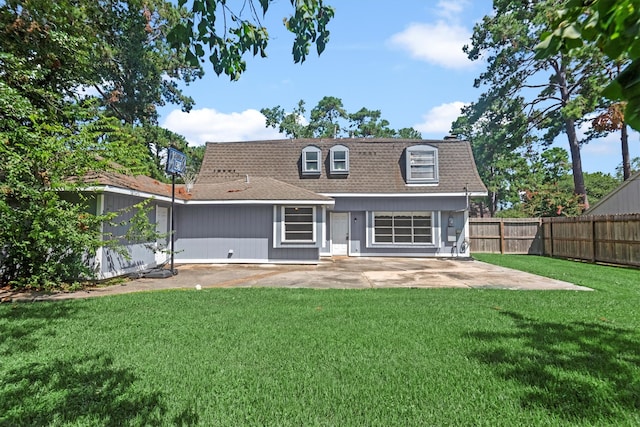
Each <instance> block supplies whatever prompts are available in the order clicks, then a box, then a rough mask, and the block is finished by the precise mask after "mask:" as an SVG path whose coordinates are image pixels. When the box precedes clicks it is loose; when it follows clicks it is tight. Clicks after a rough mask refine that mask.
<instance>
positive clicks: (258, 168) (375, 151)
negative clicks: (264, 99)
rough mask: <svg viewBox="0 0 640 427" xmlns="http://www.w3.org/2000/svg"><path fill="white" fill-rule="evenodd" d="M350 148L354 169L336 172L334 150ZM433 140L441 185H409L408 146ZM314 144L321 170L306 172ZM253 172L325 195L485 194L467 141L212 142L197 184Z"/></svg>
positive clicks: (431, 144)
mask: <svg viewBox="0 0 640 427" xmlns="http://www.w3.org/2000/svg"><path fill="white" fill-rule="evenodd" d="M336 145H342V146H345V147H347V148H348V150H349V173H348V174H344V175H340V176H332V175H331V174H330V173H329V170H330V163H329V162H330V154H329V153H330V149H331V147H334V146H336ZM416 145H428V146H430V147H433V148H435V149H436V150H437V153H438V154H437V155H438V169H439V173H438V176H439V179H438V183H437V184H428V185H407V183H406V179H405V177H406V171H405V169H406V167H405V150H406V149H407V148H408V147H412V146H416ZM307 146H315V147H317V148H318V149H320V152H321V164H322V168H321V169H322V171H321V173H320V174H319V175H317V176H305V175H303V174H302V170H301V162H302V157H301V153H302V150H303V149H304V148H305V147H307ZM246 176H249V177H250V179H251V177H270V178H273V179H276V180H278V181H282V182H284V183H287V184H291V185H294V186H296V187H300V188H302V189H305V190H309V191H312V192H314V193H320V194H349V193H366V194H377V193H389V194H391V193H393V194H398V193H408V194H412V193H434V194H437V193H442V194H452V193H455V194H461V193H465V189H468V191H469V193H471V194H472V195H480V194H486V191H487V190H486V187H485V186H484V184H483V183H482V181H481V179H480V176H479V175H478V171H477V169H476V165H475V162H474V160H473V154H472V152H471V146H470V144H469V143H468V142H466V141H459V140H444V141H440V140H438V141H434V140H416V139H411V140H407V139H361V138H358V139H356V138H350V139H295V140H271V141H256V142H232V143H211V142H210V143H207V147H206V151H205V156H204V160H203V163H202V167H201V169H200V173H199V175H198V179H197V181H196V186H195V187H196V188H197V187H198V186H200V185H203V184H216V183H223V182H228V181H232V180H238V179H242V178H245V177H246Z"/></svg>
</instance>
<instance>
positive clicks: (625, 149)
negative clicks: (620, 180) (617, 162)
mask: <svg viewBox="0 0 640 427" xmlns="http://www.w3.org/2000/svg"><path fill="white" fill-rule="evenodd" d="M620 143H621V144H622V174H623V177H624V180H625V181H626V180H628V179H629V177H630V176H631V161H630V160H629V134H628V132H627V124H626V123H625V122H624V121H623V122H622V127H621V128H620Z"/></svg>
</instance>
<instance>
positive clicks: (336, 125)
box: [309, 96, 349, 138]
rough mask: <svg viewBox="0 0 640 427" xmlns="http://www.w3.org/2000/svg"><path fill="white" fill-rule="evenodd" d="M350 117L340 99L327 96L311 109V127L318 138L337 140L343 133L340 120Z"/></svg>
mask: <svg viewBox="0 0 640 427" xmlns="http://www.w3.org/2000/svg"><path fill="white" fill-rule="evenodd" d="M348 117H349V115H348V114H347V112H346V110H345V109H344V106H343V105H342V100H341V99H340V98H336V97H335V96H325V97H323V98H322V99H321V100H320V101H318V105H316V106H315V107H313V109H311V121H310V122H309V127H310V129H311V131H312V133H313V134H314V135H315V136H316V137H317V138H335V137H336V136H338V135H339V134H341V133H342V128H341V126H340V120H345V119H347V118H348Z"/></svg>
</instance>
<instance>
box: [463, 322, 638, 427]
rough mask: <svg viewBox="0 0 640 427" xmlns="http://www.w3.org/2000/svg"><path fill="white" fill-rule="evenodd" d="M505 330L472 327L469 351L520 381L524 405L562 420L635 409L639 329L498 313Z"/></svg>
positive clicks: (624, 414)
mask: <svg viewBox="0 0 640 427" xmlns="http://www.w3.org/2000/svg"><path fill="white" fill-rule="evenodd" d="M501 314H502V315H504V316H507V317H509V318H510V319H512V320H513V322H514V326H515V328H514V330H513V331H511V332H504V333H501V332H498V333H493V332H476V333H474V334H472V336H473V337H474V338H476V339H478V340H479V341H481V342H483V343H484V344H483V345H482V346H481V347H482V348H486V350H481V351H478V352H476V353H474V354H473V355H474V356H475V357H476V358H477V359H479V360H480V361H482V362H483V363H486V364H488V365H489V366H491V367H492V368H493V369H495V371H496V372H497V373H498V374H499V375H500V376H502V377H503V378H505V379H507V380H510V381H516V382H518V383H520V384H521V385H523V386H525V388H524V390H525V391H524V395H523V397H522V402H521V404H522V406H523V407H524V408H536V409H543V410H546V411H548V412H551V413H554V414H555V415H557V416H559V417H562V418H564V419H566V420H568V421H574V422H597V421H599V420H602V419H609V420H611V419H612V418H613V419H615V418H617V417H623V418H624V417H628V416H629V413H631V414H633V413H637V411H638V410H640V398H638V396H640V334H639V333H638V332H637V331H634V330H630V329H623V328H618V327H615V326H611V325H609V324H606V323H587V322H567V323H554V322H543V321H539V320H537V319H533V318H528V317H525V316H522V315H521V314H518V313H514V312H501Z"/></svg>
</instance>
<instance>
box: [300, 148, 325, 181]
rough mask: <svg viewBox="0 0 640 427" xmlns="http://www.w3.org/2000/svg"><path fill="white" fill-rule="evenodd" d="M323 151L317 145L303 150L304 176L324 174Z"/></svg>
mask: <svg viewBox="0 0 640 427" xmlns="http://www.w3.org/2000/svg"><path fill="white" fill-rule="evenodd" d="M321 158H322V157H321V151H320V149H319V148H318V147H316V146H315V145H309V146H307V147H304V148H303V149H302V174H303V175H320V173H321V172H322V163H321Z"/></svg>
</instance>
